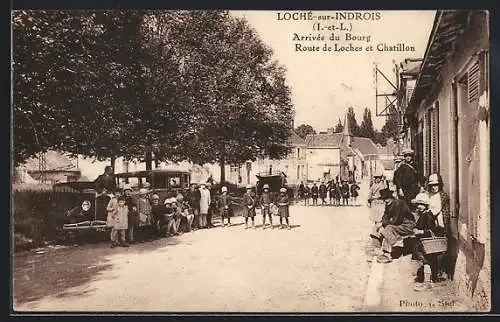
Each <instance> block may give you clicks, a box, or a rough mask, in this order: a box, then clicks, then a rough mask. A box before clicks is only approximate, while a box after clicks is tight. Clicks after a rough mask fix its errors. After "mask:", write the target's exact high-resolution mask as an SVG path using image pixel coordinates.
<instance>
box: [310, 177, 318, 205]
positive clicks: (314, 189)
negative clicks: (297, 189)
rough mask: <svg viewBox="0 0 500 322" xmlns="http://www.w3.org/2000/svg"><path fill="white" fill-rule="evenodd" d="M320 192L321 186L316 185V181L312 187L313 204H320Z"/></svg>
mask: <svg viewBox="0 0 500 322" xmlns="http://www.w3.org/2000/svg"><path fill="white" fill-rule="evenodd" d="M318 194H319V188H318V186H317V185H316V182H315V183H313V186H312V188H311V197H312V200H313V206H317V205H318Z"/></svg>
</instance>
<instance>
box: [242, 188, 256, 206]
mask: <svg viewBox="0 0 500 322" xmlns="http://www.w3.org/2000/svg"><path fill="white" fill-rule="evenodd" d="M256 203H257V198H255V197H254V196H252V195H250V194H249V193H247V192H245V194H243V204H244V205H245V206H247V207H248V206H251V207H252V208H253V207H255V204H256Z"/></svg>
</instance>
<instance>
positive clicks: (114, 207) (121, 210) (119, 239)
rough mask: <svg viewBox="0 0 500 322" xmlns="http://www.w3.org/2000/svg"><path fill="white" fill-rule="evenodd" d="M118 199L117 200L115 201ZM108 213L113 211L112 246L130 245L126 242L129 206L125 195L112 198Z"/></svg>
mask: <svg viewBox="0 0 500 322" xmlns="http://www.w3.org/2000/svg"><path fill="white" fill-rule="evenodd" d="M114 200H117V202H114ZM107 210H108V213H111V218H112V222H113V226H112V228H111V248H114V247H116V246H122V247H128V244H127V243H126V242H125V234H126V231H127V229H128V207H127V205H126V204H125V197H124V196H119V197H118V198H117V199H112V200H111V201H110V202H109V204H108V207H107Z"/></svg>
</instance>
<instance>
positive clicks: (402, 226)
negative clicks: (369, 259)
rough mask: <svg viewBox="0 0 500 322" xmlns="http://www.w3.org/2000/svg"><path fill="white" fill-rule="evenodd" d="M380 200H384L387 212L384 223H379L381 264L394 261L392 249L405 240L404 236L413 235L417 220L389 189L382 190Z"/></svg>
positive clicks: (383, 217)
mask: <svg viewBox="0 0 500 322" xmlns="http://www.w3.org/2000/svg"><path fill="white" fill-rule="evenodd" d="M380 198H382V200H384V203H385V210H384V215H383V216H382V221H381V222H380V223H377V224H376V226H377V228H378V232H379V233H380V235H381V236H382V237H381V239H382V252H383V254H381V255H379V256H378V257H377V261H378V262H379V263H389V262H391V261H392V258H391V252H392V247H393V246H394V245H396V244H397V243H400V242H401V241H402V240H403V237H404V236H409V235H412V234H413V228H414V227H415V218H414V216H413V214H412V213H411V211H410V208H408V206H407V205H406V203H405V202H404V201H403V200H399V199H396V198H394V195H393V192H392V191H391V190H390V189H388V188H385V189H382V190H380Z"/></svg>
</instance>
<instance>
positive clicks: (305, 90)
mask: <svg viewBox="0 0 500 322" xmlns="http://www.w3.org/2000/svg"><path fill="white" fill-rule="evenodd" d="M289 12H298V11H289ZM349 12H355V11H349ZM375 12H378V13H379V15H380V19H378V20H357V21H354V20H350V21H347V20H342V21H335V20H329V21H321V22H320V23H321V27H322V28H327V27H328V26H331V25H334V26H336V27H337V28H338V27H339V26H340V25H339V22H344V26H345V27H346V28H348V29H350V30H349V31H339V30H336V31H328V30H323V31H321V32H318V31H314V30H313V27H314V26H315V25H314V24H315V23H318V22H319V21H318V20H317V19H318V18H315V19H316V20H313V21H307V20H296V21H293V20H278V13H280V18H282V19H283V18H284V17H285V14H284V13H285V11H232V12H231V14H232V15H234V16H237V17H244V18H246V19H247V20H248V22H249V23H250V25H251V26H252V27H253V28H254V29H255V30H256V31H257V32H258V34H259V35H260V37H261V39H262V40H263V41H264V42H265V43H266V45H268V46H269V47H270V48H271V49H272V50H273V55H274V57H273V58H274V59H276V60H278V62H279V63H280V64H281V65H283V66H284V67H285V68H286V69H287V75H286V76H287V84H288V86H290V88H291V91H292V103H293V104H294V108H295V127H297V126H298V125H300V124H302V123H305V124H310V125H311V126H313V128H314V129H315V130H316V131H325V130H326V129H327V128H329V127H333V126H335V125H336V124H337V123H338V119H339V118H341V119H342V121H343V120H344V116H345V112H346V110H347V107H349V106H352V107H353V108H354V112H355V114H356V119H357V120H358V124H360V123H361V120H362V115H363V110H364V108H365V107H367V108H369V109H370V110H371V112H372V120H373V123H374V126H375V127H376V128H378V129H380V128H381V127H382V125H383V124H384V122H385V118H384V117H377V116H376V115H375V114H376V113H375V76H374V74H375V73H374V64H375V63H376V64H377V65H378V68H379V70H381V71H382V72H383V73H384V74H385V75H386V76H387V77H388V78H389V79H390V80H391V81H392V82H393V83H395V81H396V75H395V73H394V71H393V69H394V63H393V61H394V62H396V63H400V62H401V61H403V60H404V59H405V58H423V55H424V53H425V49H426V47H427V43H428V39H429V34H430V31H431V29H432V24H433V21H434V17H435V11H369V12H368V13H375ZM312 13H313V15H315V16H316V17H317V16H318V15H322V16H325V15H330V16H331V15H333V14H336V13H337V12H336V11H313V12H312ZM364 13H367V12H364ZM349 23H351V24H349ZM347 32H349V33H350V34H351V35H356V36H370V41H369V42H367V41H366V39H365V40H360V41H356V42H352V41H346V39H345V37H346V33H347ZM295 33H296V34H297V35H298V36H299V37H300V36H309V35H310V36H317V35H318V34H323V35H324V36H325V38H327V41H326V42H328V37H329V36H330V35H331V34H332V33H333V34H335V35H337V36H339V37H340V39H341V40H340V41H336V43H337V45H338V46H341V45H345V46H347V45H348V43H352V44H353V46H362V47H363V48H365V47H367V46H369V45H373V46H374V47H375V48H376V45H377V44H379V43H386V44H387V45H389V46H390V45H394V44H398V43H405V44H407V45H408V46H413V47H414V48H415V51H400V52H397V51H377V50H374V51H366V50H362V51H358V52H323V51H320V52H301V51H296V48H295V43H298V42H297V41H294V40H293V38H294V34H295ZM301 43H302V44H304V45H306V46H320V47H322V46H323V44H324V43H325V41H302V42H301ZM328 43H329V45H330V46H332V47H333V42H328ZM378 79H379V82H378V84H379V86H378V91H379V93H388V92H389V90H390V85H389V84H388V83H387V82H386V81H384V80H383V78H382V77H381V75H380V74H379V76H378ZM382 99H383V98H380V99H379V110H380V109H381V105H382V104H383V103H384V102H383V101H382Z"/></svg>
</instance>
